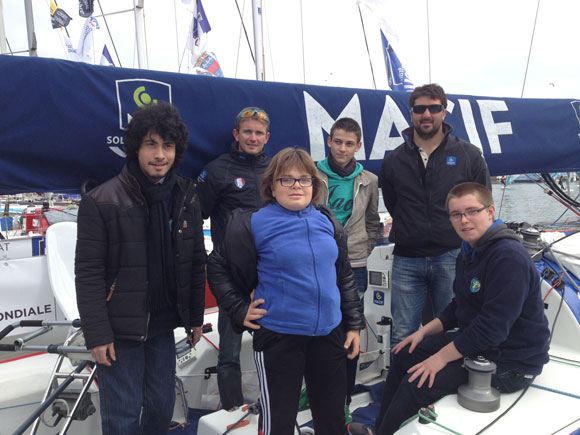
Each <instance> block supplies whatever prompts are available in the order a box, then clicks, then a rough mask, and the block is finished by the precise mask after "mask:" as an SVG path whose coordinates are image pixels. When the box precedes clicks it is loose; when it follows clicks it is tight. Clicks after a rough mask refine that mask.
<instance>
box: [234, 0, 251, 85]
mask: <svg viewBox="0 0 580 435" xmlns="http://www.w3.org/2000/svg"><path fill="white" fill-rule="evenodd" d="M236 4H237V3H236ZM239 10H240V8H239V7H238V12H239ZM245 10H246V0H244V4H243V5H242V13H241V14H240V18H241V17H242V16H243V15H244V11H245ZM243 26H244V21H243V20H241V24H240V31H239V32H238V51H237V54H236V70H235V72H234V77H237V76H238V65H239V62H240V44H241V41H242V29H243ZM246 36H247V35H246ZM250 53H251V50H250Z"/></svg>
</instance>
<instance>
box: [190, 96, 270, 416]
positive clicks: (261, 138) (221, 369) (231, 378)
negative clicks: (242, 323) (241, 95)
mask: <svg viewBox="0 0 580 435" xmlns="http://www.w3.org/2000/svg"><path fill="white" fill-rule="evenodd" d="M269 128H270V118H269V117H268V114H267V113H266V112H265V111H264V110H263V109H260V108H259V107H245V108H244V109H242V110H241V111H240V112H239V113H238V114H237V115H236V117H235V128H234V130H233V135H234V142H233V143H232V144H231V146H230V151H229V153H225V154H222V155H221V156H219V157H218V158H217V159H215V160H213V161H211V162H210V163H209V164H208V165H207V166H206V167H205V168H204V169H203V171H201V173H200V175H199V177H198V178H197V182H198V186H197V188H198V195H199V198H200V202H201V211H202V214H203V218H204V219H207V218H211V239H212V242H213V244H214V247H216V246H217V245H219V244H220V243H221V242H222V240H223V236H224V231H225V225H226V220H227V217H228V216H229V215H230V213H231V212H232V211H233V210H235V209H237V208H240V209H255V208H260V207H262V206H263V205H264V201H263V199H262V197H261V196H260V183H261V180H262V175H263V174H264V172H265V171H266V168H267V167H268V164H269V163H270V157H268V156H266V155H265V154H264V145H265V144H266V143H267V142H268V139H269V138H270V131H269ZM222 313H223V314H222ZM218 331H219V335H220V350H219V354H218V364H217V380H218V388H219V392H220V400H221V404H222V408H223V409H227V410H233V409H236V408H237V407H238V406H240V405H242V404H243V403H244V396H243V394H242V374H241V369H240V350H241V346H242V334H241V333H238V332H236V331H234V330H233V329H232V327H231V322H230V319H229V317H228V316H227V314H226V313H225V312H224V311H222V309H221V307H220V314H219V318H218Z"/></svg>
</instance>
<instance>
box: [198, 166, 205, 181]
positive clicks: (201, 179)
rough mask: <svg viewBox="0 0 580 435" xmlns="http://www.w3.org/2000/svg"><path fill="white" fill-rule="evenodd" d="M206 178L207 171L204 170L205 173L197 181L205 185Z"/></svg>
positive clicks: (202, 172) (201, 173)
mask: <svg viewBox="0 0 580 435" xmlns="http://www.w3.org/2000/svg"><path fill="white" fill-rule="evenodd" d="M206 177H207V171H206V170H205V169H204V170H203V171H201V172H200V174H199V176H198V177H197V181H198V182H200V183H203V182H204V181H205V178H206Z"/></svg>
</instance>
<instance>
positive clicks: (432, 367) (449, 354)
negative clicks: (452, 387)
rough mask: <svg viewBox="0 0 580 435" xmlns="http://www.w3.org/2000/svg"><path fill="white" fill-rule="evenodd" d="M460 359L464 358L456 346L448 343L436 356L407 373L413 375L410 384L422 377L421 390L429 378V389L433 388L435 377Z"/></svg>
mask: <svg viewBox="0 0 580 435" xmlns="http://www.w3.org/2000/svg"><path fill="white" fill-rule="evenodd" d="M460 358H463V355H462V354H460V353H459V351H458V350H457V348H456V347H455V344H454V343H453V342H451V343H448V344H447V345H445V346H444V347H443V348H441V349H440V350H439V352H437V353H436V354H434V355H431V356H430V357H429V358H427V359H426V360H425V361H422V362H420V363H419V364H415V365H414V366H413V367H411V368H410V369H409V370H407V373H413V375H411V377H409V382H413V381H414V380H415V379H417V378H418V377H419V376H420V377H421V379H419V382H418V384H417V388H421V386H422V385H423V384H424V383H425V381H426V380H427V378H428V379H429V388H431V387H432V386H433V382H435V375H436V374H437V373H439V372H440V371H441V370H442V369H443V368H444V367H445V366H446V365H447V363H448V362H451V361H455V360H458V359H460Z"/></svg>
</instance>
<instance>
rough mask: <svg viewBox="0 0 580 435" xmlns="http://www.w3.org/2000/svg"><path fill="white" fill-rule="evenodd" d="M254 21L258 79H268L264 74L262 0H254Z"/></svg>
mask: <svg viewBox="0 0 580 435" xmlns="http://www.w3.org/2000/svg"><path fill="white" fill-rule="evenodd" d="M252 18H253V21H254V51H255V53H256V80H261V81H264V80H266V78H265V76H264V38H263V35H262V0H252Z"/></svg>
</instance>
